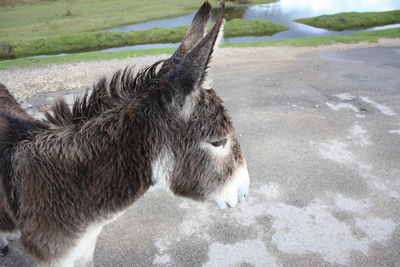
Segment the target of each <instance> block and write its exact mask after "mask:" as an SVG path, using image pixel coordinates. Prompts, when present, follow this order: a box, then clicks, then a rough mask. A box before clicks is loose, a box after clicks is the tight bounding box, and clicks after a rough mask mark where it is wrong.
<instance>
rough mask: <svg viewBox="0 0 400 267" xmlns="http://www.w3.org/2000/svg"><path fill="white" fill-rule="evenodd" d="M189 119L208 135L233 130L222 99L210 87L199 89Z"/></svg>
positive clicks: (221, 135) (222, 134)
mask: <svg viewBox="0 0 400 267" xmlns="http://www.w3.org/2000/svg"><path fill="white" fill-rule="evenodd" d="M191 121H192V123H193V124H194V125H196V127H201V129H202V131H203V134H206V135H207V136H209V137H210V136H212V137H223V136H226V135H227V134H229V132H231V131H232V130H233V126H232V123H231V120H230V117H229V115H228V112H227V110H226V109H225V107H224V106H223V101H222V100H221V98H220V97H219V96H218V95H217V94H216V93H215V91H214V90H212V89H209V90H201V92H200V94H199V95H198V102H197V105H196V107H195V108H194V110H193V113H192V116H191Z"/></svg>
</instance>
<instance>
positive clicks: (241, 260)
mask: <svg viewBox="0 0 400 267" xmlns="http://www.w3.org/2000/svg"><path fill="white" fill-rule="evenodd" d="M360 46H370V47H369V48H359V47H360ZM356 47H358V48H356ZM218 52H219V54H218V55H217V56H216V57H215V60H214V63H213V68H212V70H211V75H212V77H213V80H214V85H215V88H216V89H217V90H218V92H219V93H220V94H221V96H222V97H223V99H224V100H225V102H226V106H227V107H228V109H229V110H230V113H231V115H232V118H233V121H234V122H235V125H236V129H237V133H238V135H239V139H240V140H241V142H242V146H243V149H244V151H245V153H246V155H247V159H248V165H249V171H250V176H251V179H252V183H251V195H250V200H249V202H248V203H245V204H241V205H239V206H238V207H236V208H234V209H229V210H222V211H221V210H217V209H214V208H213V207H212V206H211V205H209V204H201V203H196V202H193V201H190V200H184V199H180V198H174V197H172V196H169V195H167V194H166V193H164V192H163V191H162V190H161V189H158V188H155V189H152V190H151V191H150V192H149V193H147V194H146V195H145V197H143V198H142V199H141V200H139V201H138V202H137V203H136V204H135V205H133V206H132V207H131V208H130V209H129V210H128V211H127V212H126V213H125V215H124V216H122V217H121V218H119V219H118V220H117V221H116V222H114V223H112V224H111V225H109V226H107V227H106V228H105V229H104V231H103V233H102V234H101V236H100V239H99V241H98V244H97V249H96V253H95V254H96V255H95V261H96V266H156V265H159V266H342V265H343V266H400V226H399V222H400V41H399V40H394V41H386V42H384V43H381V45H380V46H377V45H368V44H362V45H360V44H359V45H334V46H329V47H320V48H284V47H283V48H246V49H244V48H239V49H222V50H219V51H218ZM159 58H160V57H154V56H153V57H145V58H142V59H129V60H122V61H110V62H100V63H82V64H74V65H67V66H53V67H48V68H40V69H28V70H18V71H0V81H1V82H3V83H5V84H7V86H9V87H10V88H12V89H14V90H13V92H14V93H15V94H16V95H18V97H19V99H20V100H21V101H22V102H24V101H26V102H25V103H24V106H25V107H26V108H28V109H29V110H30V112H32V113H33V114H36V115H37V109H38V107H40V106H43V105H45V104H48V103H49V101H51V99H52V98H53V97H54V96H55V95H57V94H67V97H68V98H69V100H70V101H72V99H73V97H72V96H71V93H72V92H71V91H70V89H74V88H80V87H82V86H84V85H90V84H91V83H92V82H93V81H94V79H93V77H95V76H97V75H99V74H102V73H107V74H110V73H111V72H112V71H113V70H115V69H117V68H119V67H121V66H124V65H126V64H127V63H128V62H130V63H134V62H135V61H139V62H141V63H150V62H149V61H153V60H156V59H159ZM60 85H63V87H60ZM51 86H54V87H53V88H55V89H57V90H60V93H49V90H48V89H49V88H51ZM40 87H42V88H47V89H45V90H42V91H39V94H37V92H38V90H37V89H38V88H40ZM75 92H82V89H78V90H76V91H75ZM31 265H32V263H31V261H30V260H29V258H27V257H26V256H25V255H24V254H23V253H22V252H21V251H20V249H19V245H18V242H14V243H13V246H12V249H11V254H10V255H9V256H8V257H6V258H0V266H31Z"/></svg>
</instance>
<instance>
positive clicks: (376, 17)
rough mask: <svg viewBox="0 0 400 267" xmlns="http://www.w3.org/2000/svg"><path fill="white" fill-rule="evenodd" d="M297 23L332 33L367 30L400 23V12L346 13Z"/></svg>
mask: <svg viewBox="0 0 400 267" xmlns="http://www.w3.org/2000/svg"><path fill="white" fill-rule="evenodd" d="M296 21H297V22H300V23H303V24H307V25H310V26H313V27H317V28H323V29H327V30H334V31H344V30H356V29H367V28H371V27H375V26H383V25H389V24H395V23H400V10H392V11H384V12H362V13H359V12H348V13H338V14H333V15H323V16H318V17H312V18H304V19H297V20H296Z"/></svg>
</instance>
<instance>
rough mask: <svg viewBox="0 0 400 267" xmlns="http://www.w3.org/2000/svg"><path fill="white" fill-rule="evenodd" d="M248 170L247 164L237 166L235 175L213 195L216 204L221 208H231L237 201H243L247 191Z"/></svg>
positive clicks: (248, 182)
mask: <svg viewBox="0 0 400 267" xmlns="http://www.w3.org/2000/svg"><path fill="white" fill-rule="evenodd" d="M249 184H250V178H249V172H248V170H247V165H246V164H244V165H243V166H242V167H240V168H238V170H237V171H236V173H235V175H234V176H233V177H232V178H231V179H230V180H229V181H228V182H226V184H225V185H224V186H223V187H222V188H221V190H220V191H218V192H217V193H216V194H215V195H214V196H213V198H212V199H213V200H215V202H216V204H217V206H218V207H219V208H221V209H225V208H232V207H234V206H236V204H237V203H239V202H244V201H245V200H246V199H247V195H248V193H249Z"/></svg>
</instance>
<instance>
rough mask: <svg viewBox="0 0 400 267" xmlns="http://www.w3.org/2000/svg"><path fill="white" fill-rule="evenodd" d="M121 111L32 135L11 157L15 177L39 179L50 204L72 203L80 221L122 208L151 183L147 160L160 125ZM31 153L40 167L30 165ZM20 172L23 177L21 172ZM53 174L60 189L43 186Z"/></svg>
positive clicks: (153, 151) (152, 156) (154, 147)
mask: <svg viewBox="0 0 400 267" xmlns="http://www.w3.org/2000/svg"><path fill="white" fill-rule="evenodd" d="M124 114H125V110H124V109H115V110H112V111H109V112H107V113H106V114H103V115H101V116H100V117H99V118H94V119H92V120H89V121H87V122H86V123H85V124H84V125H82V126H81V127H76V126H68V127H63V128H58V129H52V130H48V131H44V132H42V133H40V134H38V135H37V136H36V138H35V139H34V140H33V141H31V142H26V143H25V146H23V147H22V148H23V149H22V150H21V151H20V152H19V153H20V155H19V156H18V157H16V158H17V159H18V160H17V161H18V162H16V165H17V166H18V167H17V168H18V169H17V171H18V172H19V173H21V174H22V175H20V177H21V179H23V180H26V179H29V180H30V181H31V182H32V181H39V182H38V184H37V186H41V187H42V188H43V189H41V190H46V192H45V194H48V195H49V196H51V198H56V201H54V203H65V202H71V203H73V205H74V210H80V211H82V212H81V213H82V214H83V215H82V216H83V218H82V219H83V220H85V219H87V220H93V219H99V216H103V217H104V216H108V215H107V214H110V213H116V212H119V211H121V210H123V209H125V208H126V207H128V206H129V205H131V204H132V203H133V202H134V201H136V200H137V199H138V198H139V197H140V196H142V195H143V194H144V193H145V192H146V191H147V190H148V188H149V187H150V186H151V185H152V184H153V182H152V178H151V177H152V162H153V161H154V159H155V158H156V154H157V147H158V146H159V144H160V143H159V141H158V138H157V133H159V132H160V129H154V125H151V124H152V120H151V119H150V120H147V121H143V119H141V118H140V116H142V115H140V114H138V113H137V116H133V117H131V118H130V122H129V123H127V122H126V121H124V120H126V119H127V118H126V117H125V115H124ZM32 154H33V157H34V158H35V160H36V159H39V160H40V163H39V164H40V166H39V168H43V170H41V171H37V170H36V169H35V170H34V168H37V167H38V166H36V165H34V164H30V163H29V161H30V160H32V156H30V155H32ZM24 159H25V162H22V161H23V160H24ZM42 166H46V168H51V170H50V171H49V170H47V169H44V167H42ZM21 168H23V170H22V169H21ZM24 173H29V174H30V175H29V177H23V176H24V175H23V174H24ZM39 173H40V174H39ZM32 176H35V177H32ZM54 179H56V181H52V182H54V183H55V184H57V185H58V186H59V187H60V188H62V191H63V193H62V194H59V193H58V192H53V191H52V190H54V189H53V187H51V186H48V181H51V180H54ZM23 183H24V181H22V183H21V184H23ZM63 208H65V207H63Z"/></svg>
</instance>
